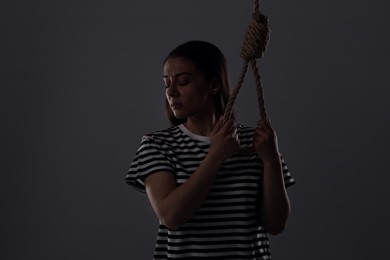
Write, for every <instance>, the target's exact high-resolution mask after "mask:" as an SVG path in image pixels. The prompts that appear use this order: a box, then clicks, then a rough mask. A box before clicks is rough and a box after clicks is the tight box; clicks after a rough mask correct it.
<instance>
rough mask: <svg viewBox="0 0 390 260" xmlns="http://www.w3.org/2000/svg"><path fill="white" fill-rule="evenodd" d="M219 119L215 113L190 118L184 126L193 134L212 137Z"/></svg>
mask: <svg viewBox="0 0 390 260" xmlns="http://www.w3.org/2000/svg"><path fill="white" fill-rule="evenodd" d="M217 120H218V118H217V117H216V115H215V113H210V114H208V115H204V116H193V117H188V118H187V121H186V122H185V123H184V126H185V127H186V128H187V129H188V130H190V131H191V132H192V133H194V134H196V135H201V136H210V135H211V132H212V131H213V128H214V125H215V123H216V121H217Z"/></svg>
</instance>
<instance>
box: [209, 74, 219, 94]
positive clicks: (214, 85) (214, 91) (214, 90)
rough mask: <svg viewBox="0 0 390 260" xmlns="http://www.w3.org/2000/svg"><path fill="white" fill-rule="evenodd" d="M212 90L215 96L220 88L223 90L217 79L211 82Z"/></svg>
mask: <svg viewBox="0 0 390 260" xmlns="http://www.w3.org/2000/svg"><path fill="white" fill-rule="evenodd" d="M210 88H211V93H212V94H213V95H215V94H217V93H218V92H219V90H220V88H221V87H220V86H219V84H218V81H217V79H216V78H215V77H214V78H213V79H212V80H211V84H210Z"/></svg>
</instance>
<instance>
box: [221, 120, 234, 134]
mask: <svg viewBox="0 0 390 260" xmlns="http://www.w3.org/2000/svg"><path fill="white" fill-rule="evenodd" d="M233 129H234V121H233V119H229V120H227V121H226V122H225V123H224V125H223V128H222V131H224V132H225V133H231V132H232V130H233Z"/></svg>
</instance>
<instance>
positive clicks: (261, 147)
mask: <svg viewBox="0 0 390 260" xmlns="http://www.w3.org/2000/svg"><path fill="white" fill-rule="evenodd" d="M254 147H255V150H256V152H257V154H258V156H259V157H260V158H261V159H262V161H263V167H264V173H263V193H262V199H261V201H260V203H261V207H260V210H261V219H262V225H263V227H264V228H265V229H266V230H267V232H268V233H270V234H272V235H276V234H279V233H281V232H282V231H283V230H284V227H285V225H286V222H287V218H288V216H289V214H290V210H291V206H290V201H289V198H288V195H287V191H286V188H285V184H284V178H283V169H282V162H281V159H280V155H279V149H278V144H277V137H276V134H275V132H274V130H273V129H272V127H271V124H270V122H269V120H262V121H260V122H258V127H257V128H256V130H255V136H254Z"/></svg>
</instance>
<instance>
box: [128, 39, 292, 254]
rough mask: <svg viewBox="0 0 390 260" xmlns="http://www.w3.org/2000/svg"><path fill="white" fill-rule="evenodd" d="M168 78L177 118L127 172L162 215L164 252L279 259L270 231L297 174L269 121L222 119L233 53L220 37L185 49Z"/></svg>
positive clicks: (283, 214)
mask: <svg viewBox="0 0 390 260" xmlns="http://www.w3.org/2000/svg"><path fill="white" fill-rule="evenodd" d="M163 77H164V82H165V87H166V110H167V114H168V118H169V120H170V121H171V123H172V126H171V127H169V128H168V129H165V130H161V131H156V132H154V133H151V134H148V135H145V136H144V137H143V138H142V142H141V146H140V147H139V149H138V151H137V153H136V155H135V157H134V160H133V162H132V164H131V166H130V170H129V172H128V174H127V176H126V183H128V184H129V185H131V186H133V187H135V188H137V189H139V190H141V191H143V192H146V193H147V196H148V198H149V201H150V203H151V205H152V207H153V209H154V211H155V213H156V215H157V217H158V218H159V220H160V226H159V230H158V238H157V244H156V248H155V252H154V259H224V260H226V259H235V260H239V259H271V254H270V249H269V243H268V238H267V233H270V234H278V233H280V232H282V231H283V229H284V227H285V224H286V220H287V218H288V215H289V212H290V203H289V199H288V195H287V192H286V187H287V186H289V185H291V184H293V183H294V180H293V178H292V177H291V175H290V173H289V171H288V169H287V167H286V166H285V164H284V161H283V159H282V158H281V156H280V153H279V150H278V145H277V138H276V134H275V132H274V130H273V129H272V126H271V124H270V122H269V120H261V121H259V122H258V125H257V127H256V128H250V127H244V126H242V125H239V124H237V123H236V122H235V120H234V118H232V119H230V120H227V121H224V120H223V119H222V118H223V112H224V108H225V105H226V103H227V101H228V99H229V94H230V86H229V80H228V73H227V68H226V60H225V57H224V55H223V54H222V53H221V51H220V50H219V49H218V48H217V47H215V46H214V45H212V44H210V43H207V42H203V41H190V42H187V43H184V44H182V45H180V46H178V47H177V48H175V49H174V50H173V51H172V52H171V53H170V54H169V55H168V57H167V58H166V59H165V61H164V75H163ZM252 146H253V148H254V151H255V152H254V153H252V154H243V153H240V152H239V148H240V147H241V148H248V147H252Z"/></svg>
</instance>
